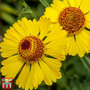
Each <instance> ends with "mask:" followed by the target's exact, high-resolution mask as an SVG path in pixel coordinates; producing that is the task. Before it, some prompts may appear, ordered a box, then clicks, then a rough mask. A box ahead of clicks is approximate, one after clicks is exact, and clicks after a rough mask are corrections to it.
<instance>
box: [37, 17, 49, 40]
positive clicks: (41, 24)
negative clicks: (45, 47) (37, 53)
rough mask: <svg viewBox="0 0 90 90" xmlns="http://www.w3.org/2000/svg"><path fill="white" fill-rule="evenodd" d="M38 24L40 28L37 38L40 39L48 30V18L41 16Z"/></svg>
mask: <svg viewBox="0 0 90 90" xmlns="http://www.w3.org/2000/svg"><path fill="white" fill-rule="evenodd" d="M38 25H39V29H40V35H39V38H40V39H41V40H42V39H43V38H44V37H45V36H46V35H47V33H48V32H49V27H50V20H49V19H47V18H45V17H44V16H43V17H41V18H40V20H39V21H38Z"/></svg>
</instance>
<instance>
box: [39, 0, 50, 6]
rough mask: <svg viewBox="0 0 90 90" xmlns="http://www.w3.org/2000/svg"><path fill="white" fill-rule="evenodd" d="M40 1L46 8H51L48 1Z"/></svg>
mask: <svg viewBox="0 0 90 90" xmlns="http://www.w3.org/2000/svg"><path fill="white" fill-rule="evenodd" d="M39 1H40V2H41V3H42V4H43V6H44V7H49V6H50V5H49V3H48V2H47V1H46V0H39Z"/></svg>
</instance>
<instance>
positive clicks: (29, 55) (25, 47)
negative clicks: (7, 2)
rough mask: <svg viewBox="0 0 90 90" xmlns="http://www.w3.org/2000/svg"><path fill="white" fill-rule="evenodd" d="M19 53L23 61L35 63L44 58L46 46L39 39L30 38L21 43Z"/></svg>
mask: <svg viewBox="0 0 90 90" xmlns="http://www.w3.org/2000/svg"><path fill="white" fill-rule="evenodd" d="M18 52H19V55H20V56H21V57H22V58H23V60H25V61H26V62H28V63H33V62H36V61H38V60H39V59H40V58H41V57H42V56H43V54H44V44H43V42H42V41H41V40H40V39H39V38H37V37H35V36H28V37H25V38H24V39H23V40H21V42H20V43H19V47H18Z"/></svg>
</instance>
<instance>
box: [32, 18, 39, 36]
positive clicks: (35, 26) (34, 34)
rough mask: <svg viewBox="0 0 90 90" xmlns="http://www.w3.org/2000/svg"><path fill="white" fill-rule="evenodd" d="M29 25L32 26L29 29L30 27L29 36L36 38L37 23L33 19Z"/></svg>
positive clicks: (37, 32) (37, 31)
mask: <svg viewBox="0 0 90 90" xmlns="http://www.w3.org/2000/svg"><path fill="white" fill-rule="evenodd" d="M31 25H32V26H30V27H31V30H30V32H31V35H33V36H38V34H39V26H38V22H37V21H36V20H35V19H33V21H32V24H31Z"/></svg>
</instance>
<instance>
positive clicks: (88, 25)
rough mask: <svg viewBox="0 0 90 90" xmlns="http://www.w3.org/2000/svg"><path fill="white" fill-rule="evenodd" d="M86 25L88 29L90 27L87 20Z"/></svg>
mask: <svg viewBox="0 0 90 90" xmlns="http://www.w3.org/2000/svg"><path fill="white" fill-rule="evenodd" d="M86 27H87V28H88V29H90V21H87V22H86Z"/></svg>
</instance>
